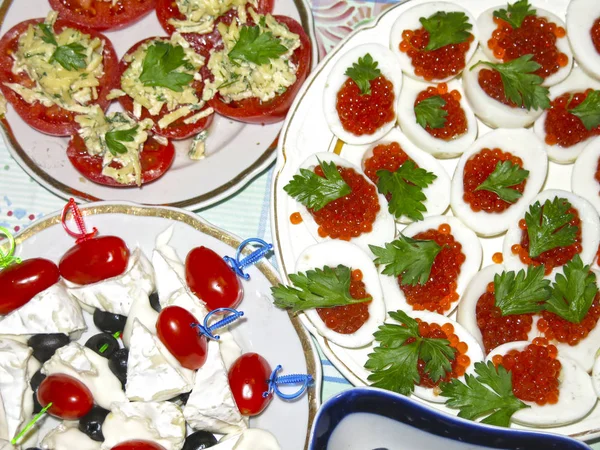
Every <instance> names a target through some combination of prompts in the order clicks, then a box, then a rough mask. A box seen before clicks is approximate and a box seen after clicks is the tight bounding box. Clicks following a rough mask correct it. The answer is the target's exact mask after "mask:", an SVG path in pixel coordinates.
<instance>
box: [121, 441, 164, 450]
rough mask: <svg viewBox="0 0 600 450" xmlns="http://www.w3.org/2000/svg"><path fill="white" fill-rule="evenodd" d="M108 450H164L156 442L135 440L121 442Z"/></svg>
mask: <svg viewBox="0 0 600 450" xmlns="http://www.w3.org/2000/svg"><path fill="white" fill-rule="evenodd" d="M110 450H165V448H164V447H163V446H162V445H160V444H157V443H156V442H150V441H139V440H136V441H126V442H121V443H120V444H117V445H115V446H114V447H113V448H111V449H110Z"/></svg>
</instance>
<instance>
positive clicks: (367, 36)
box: [271, 0, 600, 441]
mask: <svg viewBox="0 0 600 450" xmlns="http://www.w3.org/2000/svg"><path fill="white" fill-rule="evenodd" d="M429 2H430V0H404V1H400V2H399V4H397V5H394V6H392V7H391V8H389V9H387V10H386V11H384V12H383V13H382V14H381V15H380V16H379V17H378V18H377V19H375V20H374V21H373V22H370V23H367V24H365V25H364V26H362V27H360V28H358V29H357V30H355V31H354V32H353V33H352V34H350V35H349V36H347V37H346V38H345V39H344V40H343V41H342V42H340V43H339V45H338V46H337V47H336V48H335V49H333V50H332V51H331V52H330V53H329V54H328V55H327V56H326V57H325V58H324V59H323V60H322V61H321V62H320V63H319V65H318V66H317V68H316V69H315V70H314V71H313V73H312V74H311V75H310V76H309V78H308V79H307V81H306V82H305V84H304V86H303V88H302V90H301V91H300V93H299V94H298V96H297V97H296V100H295V102H294V104H293V105H292V108H291V109H290V112H289V113H288V116H287V119H286V122H285V123H284V126H283V129H282V132H281V136H280V139H279V145H278V160H277V166H276V168H275V175H274V177H273V190H272V193H273V194H272V203H271V222H272V230H273V236H274V241H275V242H274V243H275V245H276V249H277V251H276V257H277V262H278V267H279V269H280V273H281V274H282V276H283V277H284V278H285V277H288V275H289V274H290V273H294V267H295V264H296V260H297V258H298V256H299V255H300V253H301V252H302V251H303V250H304V249H305V248H306V247H308V246H309V245H313V244H315V243H316V242H315V240H314V239H313V237H312V236H311V234H310V232H309V231H308V228H307V227H306V226H303V225H293V224H292V223H291V222H290V215H291V214H292V213H294V212H297V211H298V203H297V202H296V201H295V200H294V199H293V198H292V197H290V196H289V195H288V194H287V193H286V192H285V191H284V190H283V187H284V186H285V185H286V184H287V183H288V182H289V181H290V180H291V179H292V177H293V175H294V174H295V172H296V170H297V168H298V166H299V165H300V164H302V162H303V161H304V160H305V159H306V158H307V157H309V156H310V155H313V154H314V153H317V152H324V151H330V152H335V153H338V154H340V155H341V156H342V157H344V158H347V159H348V160H349V161H350V162H351V163H353V164H357V165H358V166H360V158H361V156H362V153H361V154H356V152H355V154H352V151H351V150H352V147H351V146H348V145H347V144H344V143H343V142H342V141H340V140H338V139H337V138H336V137H335V136H334V135H333V133H332V132H331V131H330V129H329V127H328V125H327V122H326V119H325V114H324V112H323V108H322V106H321V104H322V94H323V89H324V88H325V84H326V79H327V76H328V74H329V71H330V69H331V68H332V67H333V66H334V65H335V63H336V62H337V61H338V60H339V59H340V57H341V55H343V54H344V53H345V52H346V51H347V50H349V49H351V48H354V47H356V46H358V45H361V44H366V43H376V44H381V45H383V46H385V47H389V39H390V37H389V36H390V32H391V30H392V26H393V24H394V22H395V21H396V19H397V18H398V17H399V16H400V15H401V14H402V13H403V12H404V11H406V10H407V9H409V8H411V7H412V6H415V5H419V4H423V3H429ZM505 3H506V2H503V1H502V0H461V1H460V6H461V7H463V8H465V9H467V10H468V11H469V12H471V14H472V15H473V16H474V17H477V16H478V15H479V14H481V13H482V12H483V11H485V10H486V9H488V8H490V7H493V6H498V5H502V4H505ZM510 3H514V2H513V1H510ZM531 3H532V4H533V5H534V6H537V7H540V8H544V9H546V10H548V11H550V12H552V13H554V14H556V15H558V16H559V17H561V18H564V17H565V14H566V10H567V6H568V0H531ZM405 77H406V75H405ZM478 126H479V137H481V136H483V135H484V134H486V133H488V132H489V131H490V130H491V129H490V128H489V127H487V126H486V125H484V124H483V123H482V122H481V121H479V120H478ZM438 162H440V163H441V164H442V165H443V167H444V169H446V172H447V173H448V174H449V175H451V174H453V173H454V169H455V168H456V165H457V164H458V158H454V159H444V160H438ZM572 170H573V165H559V164H556V163H554V162H550V163H549V168H548V176H547V179H546V182H545V184H544V187H543V189H565V190H568V191H570V190H571V186H570V181H571V173H572ZM446 214H447V215H452V213H451V211H450V210H448V212H447V213H446ZM397 228H398V230H401V229H402V228H403V226H402V225H400V226H398V227H397ZM502 240H503V236H500V237H494V238H481V242H482V246H483V263H482V267H485V266H488V265H490V264H493V262H492V255H493V254H494V253H495V252H498V251H501V250H502ZM450 317H451V318H454V317H455V313H453V314H452V315H451V316H450ZM300 318H301V320H302V323H303V324H304V325H305V326H306V327H307V329H308V330H309V331H310V332H311V333H312V334H313V335H314V336H315V338H316V340H317V341H318V343H319V345H320V346H321V348H322V350H323V352H324V353H325V355H326V356H327V357H328V358H329V359H330V360H331V362H332V363H333V365H334V366H335V367H336V368H337V369H338V370H339V371H340V372H341V373H342V374H343V375H344V376H345V377H346V378H347V379H348V380H349V381H350V382H351V383H352V384H353V385H355V386H365V385H366V383H365V381H363V380H366V378H367V376H368V375H369V373H370V372H368V371H367V370H366V369H365V368H364V367H363V365H364V363H365V362H366V361H367V355H368V353H370V352H371V347H370V346H367V347H363V348H359V349H349V348H343V347H340V346H338V345H336V344H334V343H332V342H330V341H329V340H328V339H325V338H323V337H322V336H321V335H320V334H319V333H318V332H317V330H316V328H315V327H314V326H313V325H312V324H311V322H310V321H309V320H308V319H307V317H306V316H305V315H304V314H300ZM411 398H415V400H417V401H420V402H422V403H424V404H426V405H428V406H429V407H432V408H433V407H434V406H433V404H432V403H428V402H424V401H423V400H420V399H418V398H416V397H414V396H413V397H411ZM435 408H436V409H438V410H442V411H445V412H447V413H449V414H452V415H456V414H457V411H456V410H451V409H449V408H446V407H445V406H444V405H443V404H436V405H435ZM513 426H514V427H515V428H527V427H522V426H519V425H513ZM530 429H531V428H530ZM545 430H547V431H551V432H555V433H559V434H564V435H570V436H573V437H576V438H578V439H582V440H586V441H589V440H592V439H595V438H598V437H600V406H599V405H598V404H596V407H595V408H594V409H593V410H592V412H591V413H590V414H589V415H588V416H586V417H585V418H584V419H582V420H580V421H579V422H576V423H573V424H571V425H567V426H563V427H560V428H546V429H545Z"/></svg>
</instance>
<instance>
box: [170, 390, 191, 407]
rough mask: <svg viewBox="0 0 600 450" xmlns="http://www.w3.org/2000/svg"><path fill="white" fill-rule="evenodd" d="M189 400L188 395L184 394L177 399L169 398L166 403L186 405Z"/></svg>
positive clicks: (187, 393)
mask: <svg viewBox="0 0 600 450" xmlns="http://www.w3.org/2000/svg"><path fill="white" fill-rule="evenodd" d="M189 399H190V393H189V392H184V393H183V394H179V395H178V396H177V397H173V398H170V399H169V400H168V401H170V402H173V403H177V404H179V405H186V404H187V402H188V400H189Z"/></svg>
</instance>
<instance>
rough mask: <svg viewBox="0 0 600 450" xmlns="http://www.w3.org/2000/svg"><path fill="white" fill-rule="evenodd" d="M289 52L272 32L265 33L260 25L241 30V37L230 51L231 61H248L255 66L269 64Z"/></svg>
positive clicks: (244, 27)
mask: <svg viewBox="0 0 600 450" xmlns="http://www.w3.org/2000/svg"><path fill="white" fill-rule="evenodd" d="M287 51H288V49H287V47H286V46H285V45H283V44H282V43H281V41H280V40H279V39H277V38H276V37H275V36H273V33H272V32H270V31H263V32H261V29H260V27H259V26H258V25H255V26H243V27H241V28H240V37H239V38H238V40H237V42H236V43H235V45H234V46H233V48H232V49H231V50H230V51H229V53H228V55H227V56H229V59H231V60H236V61H248V62H251V63H254V64H258V65H259V66H260V65H263V64H269V61H270V60H272V59H277V58H279V57H280V56H281V55H283V54H284V53H286V52H287Z"/></svg>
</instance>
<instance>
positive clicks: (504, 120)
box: [462, 51, 544, 128]
mask: <svg viewBox="0 0 600 450" xmlns="http://www.w3.org/2000/svg"><path fill="white" fill-rule="evenodd" d="M479 61H488V62H489V59H488V58H487V57H486V56H485V54H484V53H483V52H481V51H477V53H475V56H474V57H473V59H472V60H471V62H470V64H469V67H467V69H466V70H465V71H464V72H463V76H462V80H463V89H464V90H465V94H466V95H467V99H468V100H469V105H471V108H472V109H473V112H474V113H475V115H476V116H477V117H478V118H479V119H481V121H482V122H484V123H485V124H486V125H488V126H490V127H492V128H524V127H529V126H530V125H532V124H533V122H535V120H536V119H537V118H538V117H540V115H542V113H543V112H544V110H543V109H530V110H527V109H525V108H512V107H510V106H508V105H505V104H504V103H501V102H499V101H497V100H494V99H493V98H491V97H490V96H489V95H487V94H486V93H485V91H484V90H483V89H481V86H480V85H479V72H481V71H482V70H483V69H491V70H493V69H492V68H491V67H489V66H486V65H485V64H480V65H478V66H477V67H475V65H476V64H477V63H478V62H479Z"/></svg>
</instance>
